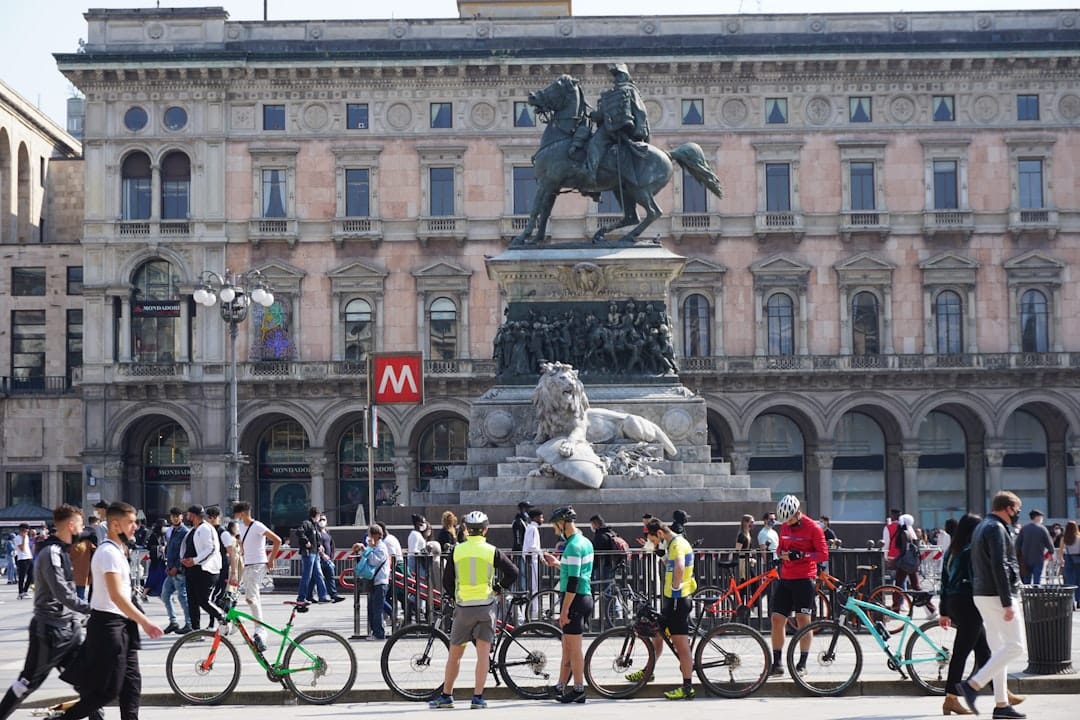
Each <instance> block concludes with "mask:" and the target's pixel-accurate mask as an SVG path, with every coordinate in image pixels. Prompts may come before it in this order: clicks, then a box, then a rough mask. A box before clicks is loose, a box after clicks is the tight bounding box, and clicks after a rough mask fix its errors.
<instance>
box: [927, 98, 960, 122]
mask: <svg viewBox="0 0 1080 720" xmlns="http://www.w3.org/2000/svg"><path fill="white" fill-rule="evenodd" d="M954 105H955V103H954V101H953V96H952V95H935V96H934V99H933V100H931V101H930V108H931V110H932V112H933V116H934V122H952V121H953V120H955V119H956V114H955V113H954V112H953V107H954Z"/></svg>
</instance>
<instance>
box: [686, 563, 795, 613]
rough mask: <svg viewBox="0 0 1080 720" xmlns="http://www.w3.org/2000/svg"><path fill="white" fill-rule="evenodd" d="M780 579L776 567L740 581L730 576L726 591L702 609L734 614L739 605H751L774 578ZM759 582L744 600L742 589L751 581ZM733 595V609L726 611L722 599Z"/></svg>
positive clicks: (707, 611)
mask: <svg viewBox="0 0 1080 720" xmlns="http://www.w3.org/2000/svg"><path fill="white" fill-rule="evenodd" d="M779 579H780V573H779V572H778V571H777V569H776V568H770V569H769V570H768V571H766V572H763V573H761V574H760V575H755V576H754V577H752V578H747V579H746V580H743V581H742V582H741V583H736V582H735V578H731V579H730V580H729V582H728V589H727V591H726V592H725V593H724V594H723V595H721V596H720V597H718V598H717V599H716V602H714V603H710V604H709V605H708V606H707V607H706V608H705V610H704V612H706V613H713V614H716V615H732V616H733V615H735V614H736V613H737V612H738V611H739V608H740V607H747V608H750V607H753V606H754V605H755V604H756V603H757V601H758V599H759V598H761V596H762V595H763V594H764V593H765V590H766V589H767V588H768V587H769V585H770V584H772V582H773V581H774V580H779ZM756 582H760V583H761V587H759V588H758V589H757V590H755V591H754V592H753V594H751V595H750V596H749V597H748V598H746V600H743V598H742V591H743V590H745V589H746V588H748V587H750V585H752V584H753V583H756ZM732 596H734V598H735V610H733V611H730V612H729V611H726V610H724V608H723V603H724V600H727V599H728V598H729V597H732Z"/></svg>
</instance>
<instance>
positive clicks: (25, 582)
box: [15, 560, 34, 595]
mask: <svg viewBox="0 0 1080 720" xmlns="http://www.w3.org/2000/svg"><path fill="white" fill-rule="evenodd" d="M33 567H34V561H33V560H16V561H15V569H16V571H17V572H18V574H19V594H20V595H25V594H26V592H27V591H28V590H29V589H30V577H31V572H30V571H31V569H32V568H33Z"/></svg>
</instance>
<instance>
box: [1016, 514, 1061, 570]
mask: <svg viewBox="0 0 1080 720" xmlns="http://www.w3.org/2000/svg"><path fill="white" fill-rule="evenodd" d="M1028 518H1029V519H1030V520H1031V522H1029V523H1028V524H1027V525H1025V526H1024V527H1022V528H1020V534H1019V535H1017V536H1016V556H1017V558H1018V559H1019V560H1020V582H1022V583H1024V584H1025V585H1039V584H1041V583H1042V574H1043V565H1044V564H1045V563H1046V558H1047V557H1049V556H1051V555H1053V554H1054V541H1053V540H1051V539H1050V531H1049V530H1047V529H1046V526H1045V525H1043V514H1042V510H1032V511H1031V512H1029V513H1028Z"/></svg>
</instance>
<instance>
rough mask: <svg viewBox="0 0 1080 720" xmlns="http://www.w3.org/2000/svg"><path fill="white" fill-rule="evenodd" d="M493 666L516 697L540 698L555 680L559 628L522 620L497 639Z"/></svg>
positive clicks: (559, 661)
mask: <svg viewBox="0 0 1080 720" xmlns="http://www.w3.org/2000/svg"><path fill="white" fill-rule="evenodd" d="M499 645H500V647H499V657H498V660H497V666H498V668H499V674H500V675H502V679H503V680H504V681H505V682H506V685H507V686H508V687H509V688H510V689H511V690H513V691H514V693H515V694H516V695H517V696H518V697H522V698H525V699H526V700H541V699H544V698H547V697H548V689H549V688H550V687H551V686H552V685H555V683H557V682H558V681H559V667H560V664H561V663H562V631H560V630H559V629H558V628H557V627H554V626H553V625H550V624H548V623H543V622H535V623H526V624H524V625H519V626H518V627H516V628H514V629H513V631H511V632H510V634H509V635H508V636H507V635H504V636H503V637H502V638H501V639H500V640H499Z"/></svg>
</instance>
